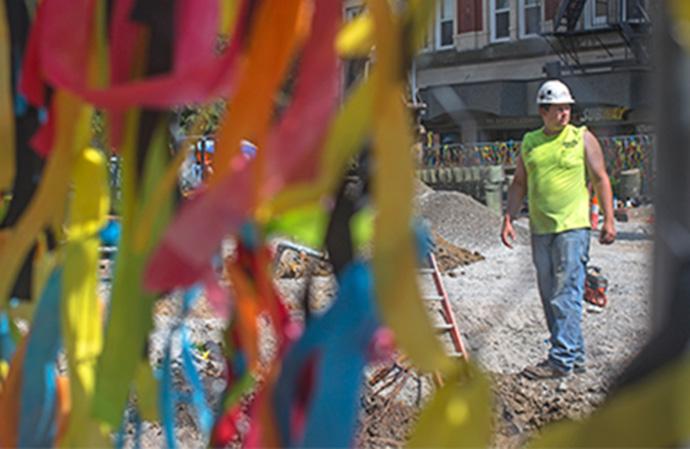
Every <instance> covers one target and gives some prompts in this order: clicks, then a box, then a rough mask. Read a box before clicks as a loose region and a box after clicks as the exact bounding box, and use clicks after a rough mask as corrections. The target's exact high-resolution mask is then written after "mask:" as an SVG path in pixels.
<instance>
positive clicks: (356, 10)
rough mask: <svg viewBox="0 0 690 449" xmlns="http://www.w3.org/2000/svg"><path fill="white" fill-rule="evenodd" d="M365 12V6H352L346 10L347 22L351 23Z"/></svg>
mask: <svg viewBox="0 0 690 449" xmlns="http://www.w3.org/2000/svg"><path fill="white" fill-rule="evenodd" d="M363 11H364V6H350V7H349V8H345V22H349V21H351V20H352V19H354V18H356V17H357V16H359V15H360V14H362V12H363Z"/></svg>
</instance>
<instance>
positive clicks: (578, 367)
mask: <svg viewBox="0 0 690 449" xmlns="http://www.w3.org/2000/svg"><path fill="white" fill-rule="evenodd" d="M586 372H587V365H585V362H575V363H574V364H573V373H575V374H584V373H586Z"/></svg>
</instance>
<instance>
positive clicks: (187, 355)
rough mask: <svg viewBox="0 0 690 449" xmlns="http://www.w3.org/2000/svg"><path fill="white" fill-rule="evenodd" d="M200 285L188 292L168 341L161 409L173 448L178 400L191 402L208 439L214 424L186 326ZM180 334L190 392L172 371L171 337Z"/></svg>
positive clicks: (164, 426)
mask: <svg viewBox="0 0 690 449" xmlns="http://www.w3.org/2000/svg"><path fill="white" fill-rule="evenodd" d="M199 292H200V288H199V287H193V288H191V289H189V290H188V291H186V292H185V294H184V296H183V301H182V313H181V317H180V323H179V324H177V325H175V326H174V327H173V328H172V330H171V331H170V335H169V336H168V341H167V343H166V347H165V351H164V355H163V365H162V367H161V382H160V395H159V407H160V411H161V419H162V421H163V423H162V424H163V432H164V434H165V441H166V443H167V446H168V447H169V448H170V449H175V448H176V447H177V442H176V439H175V406H176V404H177V403H180V402H182V403H191V405H192V406H193V407H194V409H195V411H196V415H197V422H198V424H199V427H200V431H201V433H202V435H203V437H204V439H206V438H208V436H209V435H210V432H211V428H212V426H213V414H212V412H211V408H210V406H209V405H208V401H207V400H206V395H205V392H204V386H203V383H202V382H201V377H200V376H199V373H198V372H197V370H196V366H195V365H194V356H193V352H192V344H191V341H190V340H189V337H188V332H187V328H186V326H185V324H184V320H185V319H186V318H187V315H188V314H189V311H190V310H191V308H192V306H193V305H194V302H195V301H196V299H197V298H198V296H199ZM176 334H179V335H180V344H181V350H182V354H181V357H182V372H183V375H184V377H185V378H186V379H187V381H188V382H189V386H190V387H191V395H186V394H183V393H182V392H180V391H178V390H177V389H176V388H175V386H174V380H173V372H172V339H173V337H174V335H176Z"/></svg>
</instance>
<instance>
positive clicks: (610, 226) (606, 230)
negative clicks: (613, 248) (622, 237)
mask: <svg viewBox="0 0 690 449" xmlns="http://www.w3.org/2000/svg"><path fill="white" fill-rule="evenodd" d="M615 240H616V225H615V224H614V222H613V220H604V225H603V226H602V227H601V231H600V232H599V243H601V244H602V245H610V244H611V243H613V242H614V241H615Z"/></svg>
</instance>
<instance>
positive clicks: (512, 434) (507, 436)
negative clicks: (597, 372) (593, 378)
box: [492, 374, 607, 448]
mask: <svg viewBox="0 0 690 449" xmlns="http://www.w3.org/2000/svg"><path fill="white" fill-rule="evenodd" d="M558 384H559V381H558V380H546V381H540V382H535V381H532V380H528V379H526V378H525V377H523V376H522V375H521V374H509V375H498V374H496V375H493V376H492V385H493V390H494V409H495V415H494V416H495V422H494V425H495V433H494V435H495V436H494V438H495V440H494V447H497V448H498V447H500V448H518V447H521V446H522V445H523V444H524V443H525V442H526V441H527V440H528V439H529V438H533V437H537V436H536V434H535V432H537V431H538V430H539V429H541V428H543V427H544V426H545V425H547V424H549V423H552V422H556V421H561V420H563V419H575V420H577V419H582V418H585V417H586V416H587V415H589V414H590V413H592V412H593V411H594V409H595V408H596V407H598V406H599V405H600V404H601V403H602V402H603V400H604V397H605V395H606V392H607V387H606V386H605V385H604V384H600V385H597V386H593V385H591V384H588V383H587V382H581V381H580V380H579V379H578V378H577V377H576V376H575V377H573V378H571V379H569V380H568V381H567V388H565V389H559V388H558Z"/></svg>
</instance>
